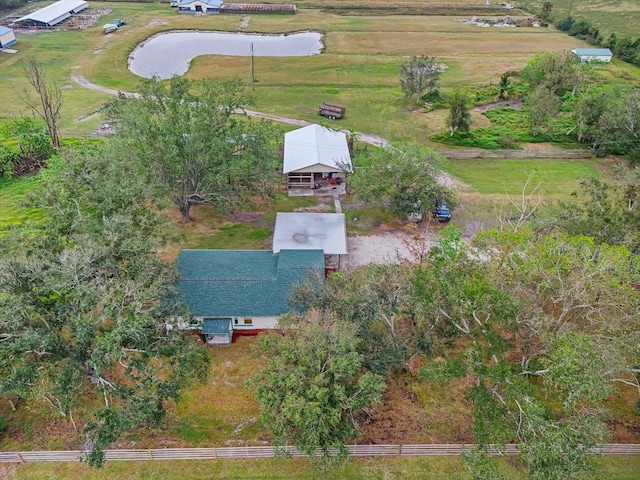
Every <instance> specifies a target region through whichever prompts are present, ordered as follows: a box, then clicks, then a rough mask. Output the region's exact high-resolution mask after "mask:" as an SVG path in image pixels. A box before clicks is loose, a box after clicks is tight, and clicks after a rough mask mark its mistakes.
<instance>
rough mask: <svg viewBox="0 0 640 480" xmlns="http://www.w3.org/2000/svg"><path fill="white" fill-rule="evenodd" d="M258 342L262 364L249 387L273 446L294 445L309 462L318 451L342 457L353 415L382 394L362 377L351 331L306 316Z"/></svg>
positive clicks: (374, 380)
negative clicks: (259, 408) (291, 443)
mask: <svg viewBox="0 0 640 480" xmlns="http://www.w3.org/2000/svg"><path fill="white" fill-rule="evenodd" d="M294 325H295V326H294ZM259 342H260V347H261V351H262V353H263V355H264V357H265V362H266V363H265V366H264V369H263V370H261V371H260V372H258V373H256V374H255V375H254V377H253V378H252V380H251V381H250V382H249V385H250V386H251V387H252V388H253V389H254V391H255V393H256V396H257V398H258V400H259V401H260V403H261V404H262V408H263V409H262V419H263V422H264V425H265V426H266V428H267V429H268V430H269V432H270V433H271V434H272V435H273V438H274V441H275V444H276V445H279V446H284V445H289V444H290V442H293V444H294V445H295V446H296V447H297V448H298V449H299V450H300V451H301V452H303V453H304V454H306V455H311V456H313V455H315V452H316V449H317V448H319V449H320V450H321V452H322V454H323V457H324V458H325V459H329V458H330V455H331V453H332V450H334V449H335V450H337V451H338V454H339V456H340V457H344V456H345V455H346V454H347V451H346V448H345V446H344V443H345V442H346V441H347V440H349V439H352V438H355V437H356V436H357V433H358V430H357V426H358V423H357V418H358V415H359V414H360V413H361V412H362V410H363V409H365V408H366V407H369V406H372V405H375V404H376V403H379V402H380V399H381V393H382V391H383V390H384V388H385V385H384V382H383V380H382V378H381V377H379V376H377V375H374V374H372V373H370V372H363V371H362V356H361V355H360V354H359V353H358V352H357V351H356V350H355V347H354V342H355V337H354V335H353V329H352V328H350V327H349V325H348V324H345V323H341V322H339V321H337V320H335V319H333V318H331V317H330V316H328V315H324V314H322V313H320V312H309V313H308V314H307V316H306V318H298V319H296V320H295V321H294V324H292V325H291V327H290V328H285V329H284V335H280V334H278V333H269V334H266V335H261V336H260V337H259Z"/></svg>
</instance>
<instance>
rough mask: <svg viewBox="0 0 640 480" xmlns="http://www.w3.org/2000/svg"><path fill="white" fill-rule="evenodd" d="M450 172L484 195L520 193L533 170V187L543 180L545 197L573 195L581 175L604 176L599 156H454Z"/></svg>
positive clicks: (468, 186)
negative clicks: (463, 158)
mask: <svg viewBox="0 0 640 480" xmlns="http://www.w3.org/2000/svg"><path fill="white" fill-rule="evenodd" d="M447 170H448V171H449V173H451V174H453V175H455V176H456V177H457V178H459V179H460V180H462V181H463V182H464V183H465V184H466V188H464V191H467V192H473V193H479V194H483V195H500V194H502V195H504V194H509V195H519V194H521V193H522V189H523V187H524V184H525V182H526V181H527V178H528V176H529V175H530V174H533V178H532V180H531V182H530V185H531V187H533V186H535V185H537V184H538V183H540V184H541V185H540V187H541V189H542V191H543V192H544V194H545V197H552V198H555V199H565V200H566V199H569V198H570V196H571V193H572V192H573V191H575V190H576V189H577V188H578V187H579V183H578V182H579V181H580V179H583V178H587V177H591V176H600V168H599V162H598V160H595V159H580V160H555V159H498V160H493V159H471V160H451V161H450V163H449V164H448V166H447Z"/></svg>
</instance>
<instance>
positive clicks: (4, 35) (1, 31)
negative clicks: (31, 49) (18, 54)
mask: <svg viewBox="0 0 640 480" xmlns="http://www.w3.org/2000/svg"><path fill="white" fill-rule="evenodd" d="M14 43H16V36H15V34H14V33H13V30H11V29H10V28H7V27H3V26H0V48H7V47H9V46H10V45H13V44H14Z"/></svg>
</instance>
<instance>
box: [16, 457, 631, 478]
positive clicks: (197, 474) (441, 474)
mask: <svg viewBox="0 0 640 480" xmlns="http://www.w3.org/2000/svg"><path fill="white" fill-rule="evenodd" d="M514 463H515V464H517V462H514V461H513V460H511V459H510V460H503V461H501V462H500V470H501V472H502V473H503V474H504V475H505V477H506V478H508V479H510V480H524V479H526V478H527V476H526V475H525V474H524V473H523V471H522V470H521V469H519V468H517V467H515V466H513V464H514ZM591 463H592V465H594V467H595V470H594V472H593V473H592V474H588V473H585V474H584V476H583V477H582V478H583V480H600V479H603V478H606V479H608V480H637V478H638V471H640V457H605V458H602V459H593V460H592V461H591ZM10 468H11V467H10ZM6 478H7V479H11V480H80V479H82V480H105V479H109V480H129V479H132V478H136V479H158V480H183V479H203V480H204V479H207V480H208V479H213V478H218V479H223V478H224V479H226V480H236V479H237V480H245V479H261V480H272V479H273V480H279V479H295V480H317V479H319V478H322V479H323V480H423V479H428V480H470V479H471V478H472V477H471V475H470V473H469V471H468V470H467V468H466V467H465V465H463V464H462V462H461V460H460V459H459V458H458V457H402V458H397V457H395V458H394V457H383V458H353V459H350V460H349V462H348V463H347V464H346V465H344V466H340V467H329V468H327V469H324V470H320V469H319V467H318V466H317V465H314V464H313V463H312V462H311V461H310V460H308V459H279V458H276V459H259V460H209V461H205V460H199V461H197V460H178V461H156V462H112V463H107V464H106V465H105V467H104V468H103V469H100V470H96V469H90V468H89V467H87V466H86V465H84V464H80V463H55V464H54V463H49V464H45V463H40V464H37V463H30V464H22V465H20V466H18V467H17V468H15V470H14V471H13V473H11V474H8V475H7V477H6Z"/></svg>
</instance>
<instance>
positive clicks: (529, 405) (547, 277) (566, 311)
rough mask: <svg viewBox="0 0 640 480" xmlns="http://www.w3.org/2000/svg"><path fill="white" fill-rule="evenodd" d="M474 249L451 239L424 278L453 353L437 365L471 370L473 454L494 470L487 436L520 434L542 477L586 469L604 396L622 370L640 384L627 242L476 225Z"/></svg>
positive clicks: (437, 337) (633, 270)
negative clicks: (602, 241) (480, 230)
mask: <svg viewBox="0 0 640 480" xmlns="http://www.w3.org/2000/svg"><path fill="white" fill-rule="evenodd" d="M472 251H473V256H471V255H469V254H468V253H467V250H466V248H465V246H464V244H461V242H460V241H459V237H456V236H449V238H445V239H443V242H442V243H441V246H440V247H439V248H436V249H432V251H431V258H430V261H429V262H428V263H426V264H425V265H430V266H431V267H430V268H423V269H422V271H421V272H420V273H419V274H418V276H417V277H416V282H415V290H414V291H415V293H416V295H417V297H418V298H419V299H420V300H419V301H420V302H421V304H422V307H421V309H422V311H423V312H425V315H427V316H431V318H433V319H434V328H433V330H432V332H433V335H434V338H433V340H434V344H433V355H434V356H439V357H441V358H444V359H446V360H445V362H440V363H438V364H436V365H442V367H441V368H445V367H446V368H449V367H450V366H451V365H453V364H454V363H461V364H462V365H463V366H464V368H463V369H462V371H459V369H458V368H457V367H456V369H451V368H450V372H453V374H454V375H457V376H465V375H468V376H471V377H472V378H473V383H474V387H473V388H472V390H471V392H470V399H471V401H472V402H473V405H474V408H473V416H474V427H473V435H474V439H475V442H476V444H477V445H478V446H479V448H478V451H477V453H476V455H474V456H473V460H472V464H480V465H482V468H483V471H490V468H489V467H488V466H487V464H486V463H487V462H489V463H490V459H489V458H488V456H487V455H486V447H487V446H488V445H489V444H498V445H500V444H502V443H506V442H514V441H516V442H518V443H519V444H520V449H521V452H522V453H521V459H522V460H523V461H524V462H525V464H526V465H527V467H528V469H529V473H530V475H531V477H532V478H544V479H552V478H581V476H582V473H581V472H582V471H583V470H584V469H587V468H588V463H587V461H586V458H587V455H588V453H589V452H590V451H593V449H597V447H598V446H599V445H601V444H602V443H603V442H604V441H606V439H607V432H606V428H605V425H604V424H603V422H602V418H601V417H600V413H599V411H598V410H597V408H595V406H597V405H599V404H600V402H602V401H603V399H604V398H606V397H607V396H608V395H609V394H610V393H611V392H612V384H613V383H615V382H622V383H625V384H629V385H632V386H634V388H638V379H637V377H636V376H635V375H634V365H637V363H638V360H639V358H638V356H637V355H638V354H637V351H634V350H633V347H632V346H631V345H633V344H635V342H637V338H638V335H639V334H640V324H639V323H638V319H637V305H638V304H639V302H640V297H639V296H638V292H636V291H635V290H634V289H633V288H632V287H630V286H629V285H628V282H629V280H630V279H632V278H636V277H637V276H638V270H637V265H636V266H634V261H633V258H632V257H631V255H630V252H629V251H628V250H626V249H625V248H624V247H622V248H621V247H612V246H607V245H595V243H594V242H593V241H592V240H591V239H589V238H586V237H571V236H567V235H561V234H554V235H542V236H536V235H533V234H532V233H531V232H530V231H527V230H526V229H521V230H520V231H518V232H515V233H510V234H505V233H502V234H498V233H497V232H488V233H484V234H481V235H478V237H477V240H476V241H475V242H474V245H473V250H472ZM480 259H482V260H480ZM613 339H615V340H613ZM434 371H435V367H434V365H431V364H429V363H428V364H427V365H426V366H425V367H424V368H423V370H422V372H421V373H422V378H424V379H425V380H427V381H429V380H430V379H431V378H433V372H434ZM449 376H451V373H450V374H449ZM435 378H438V379H439V380H438V381H441V379H442V378H447V376H446V375H445V376H444V377H443V376H442V375H440V376H438V377H435ZM432 381H435V380H432ZM546 398H553V399H558V400H559V403H560V405H558V404H557V403H555V402H554V404H553V405H550V404H548V403H547V402H546V400H545V399H546ZM483 452H484V453H485V454H484V455H483ZM477 478H479V477H477Z"/></svg>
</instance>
